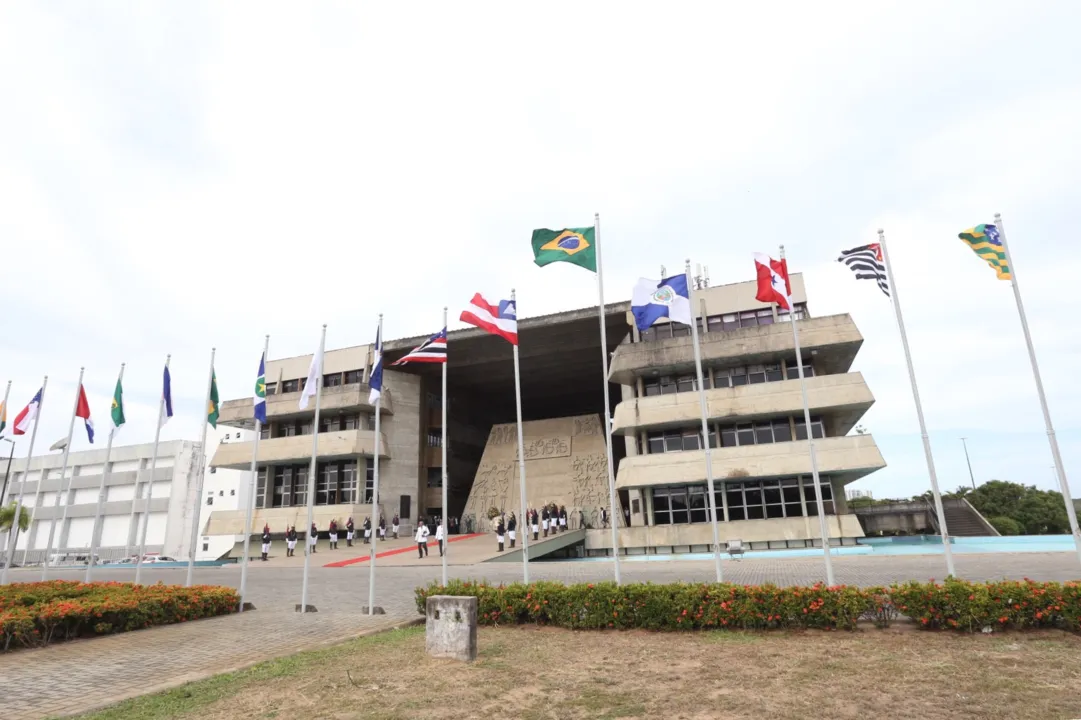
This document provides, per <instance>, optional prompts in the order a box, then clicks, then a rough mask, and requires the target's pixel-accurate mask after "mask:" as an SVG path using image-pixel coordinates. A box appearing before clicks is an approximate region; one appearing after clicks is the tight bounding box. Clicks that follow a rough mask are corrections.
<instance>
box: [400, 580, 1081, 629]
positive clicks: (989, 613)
mask: <svg viewBox="0 0 1081 720" xmlns="http://www.w3.org/2000/svg"><path fill="white" fill-rule="evenodd" d="M429 595H459V596H475V597H476V598H477V601H478V607H477V612H478V616H479V621H480V624H482V625H517V624H525V623H536V624H539V625H555V626H559V627H566V628H573V629H583V630H596V629H607V628H612V629H619V630H628V629H631V628H640V629H644V630H702V629H726V628H727V629H739V630H769V629H774V628H790V629H802V628H819V629H827V630H852V629H855V627H856V625H857V623H858V622H860V621H861V620H863V621H868V622H873V623H874V624H875V625H876V626H878V627H885V626H888V625H889V624H890V622H892V621H893V620H894V619H896V618H898V617H899V616H904V617H907V618H909V619H910V620H911V621H913V622H916V623H918V624H919V625H920V626H921V627H923V628H927V629H929V630H930V629H953V630H964V631H969V632H972V631H977V630H984V631H986V630H987V629H988V628H990V629H994V630H997V629H1006V628H1011V629H1025V628H1062V629H1066V630H1070V631H1073V632H1078V631H1081V583H1077V582H1068V583H1038V582H1032V581H1029V580H1024V581H1021V582H1017V581H1004V582H991V583H972V582H967V581H964V580H956V579H952V578H951V579H948V580H946V581H945V582H944V583H934V582H929V583H916V582H911V583H907V584H904V585H892V586H890V587H887V588H883V587H876V588H856V587H848V586H844V585H838V586H834V587H826V586H825V585H821V584H819V585H814V586H812V587H776V586H773V585H729V584H715V585H706V584H699V585H692V584H682V583H677V584H672V585H652V584H645V585H643V584H631V585H623V586H616V584H615V583H610V582H609V583H596V584H588V585H563V584H561V583H553V582H537V583H531V584H529V585H523V584H521V583H515V584H513V585H489V584H487V583H484V582H463V581H459V580H455V581H453V582H451V583H450V584H449V585H448V586H446V587H442V586H440V585H438V584H436V583H433V584H431V585H429V586H428V587H418V588H417V589H416V601H417V610H418V611H419V612H420V613H422V614H423V613H424V612H425V601H426V600H427V598H428V596H429Z"/></svg>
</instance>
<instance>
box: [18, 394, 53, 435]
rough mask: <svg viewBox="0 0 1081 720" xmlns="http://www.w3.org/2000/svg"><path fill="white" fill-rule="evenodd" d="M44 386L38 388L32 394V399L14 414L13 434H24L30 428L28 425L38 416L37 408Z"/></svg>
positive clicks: (39, 405) (39, 404)
mask: <svg viewBox="0 0 1081 720" xmlns="http://www.w3.org/2000/svg"><path fill="white" fill-rule="evenodd" d="M44 389H45V388H42V389H41V390H38V392H37V394H36V395H34V399H33V400H31V401H30V404H29V405H27V406H26V407H24V408H23V409H22V412H20V413H19V414H18V415H16V416H15V429H14V430H12V433H14V434H15V435H25V434H26V431H27V430H29V429H30V426H31V425H32V424H33V423H34V420H36V419H37V417H38V408H40V407H41V393H42V391H44Z"/></svg>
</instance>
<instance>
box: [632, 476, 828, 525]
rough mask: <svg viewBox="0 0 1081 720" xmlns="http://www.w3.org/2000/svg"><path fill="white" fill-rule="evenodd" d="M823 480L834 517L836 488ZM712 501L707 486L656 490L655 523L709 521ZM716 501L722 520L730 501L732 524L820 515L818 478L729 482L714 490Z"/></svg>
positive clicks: (824, 497)
mask: <svg viewBox="0 0 1081 720" xmlns="http://www.w3.org/2000/svg"><path fill="white" fill-rule="evenodd" d="M820 480H821V487H822V505H823V507H824V509H825V511H826V514H827V515H833V514H834V506H833V488H832V486H831V485H830V483H829V478H828V477H826V476H824V475H823V476H820ZM708 498H709V495H708V494H707V492H706V486H705V485H682V486H678V487H675V486H674V487H657V488H653V524H654V525H678V524H683V523H703V522H709V504H708ZM714 502H715V503H716V512H717V519H718V520H719V521H723V520H724V508H725V503H726V502H727V505H728V520H729V521H732V520H763V519H766V518H786V517H804V516H805V515H806V516H810V517H817V515H818V504H817V502H816V500H815V491H814V479H813V478H812V477H810V476H803V477H802V478H784V479H777V480H752V481H746V482H735V483H733V482H728V483H725V484H724V487H723V489H717V490H715V491H714Z"/></svg>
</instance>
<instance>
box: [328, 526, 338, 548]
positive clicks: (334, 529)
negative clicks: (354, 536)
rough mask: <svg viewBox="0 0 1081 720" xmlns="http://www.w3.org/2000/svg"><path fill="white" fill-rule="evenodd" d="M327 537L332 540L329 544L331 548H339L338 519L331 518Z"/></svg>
mask: <svg viewBox="0 0 1081 720" xmlns="http://www.w3.org/2000/svg"><path fill="white" fill-rule="evenodd" d="M327 539H328V540H330V542H329V545H330V549H331V550H337V549H338V521H337V520H331V521H330V527H328V528H327Z"/></svg>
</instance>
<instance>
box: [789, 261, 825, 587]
mask: <svg viewBox="0 0 1081 720" xmlns="http://www.w3.org/2000/svg"><path fill="white" fill-rule="evenodd" d="M781 262H784V245H782V246H781ZM785 267H786V273H787V265H786V266H785ZM788 320H789V322H791V323H792V342H793V343H794V344H795V346H796V368H797V370H798V372H799V389H800V394H801V395H802V396H803V425H804V427H805V428H807V446H808V447H809V448H810V453H811V478H812V479H813V480H814V487H815V506H816V508H817V509H818V530H819V533H820V534H821V535H822V559H823V562H825V564H826V584H827V585H829V586H833V585H834V584H835V583H834V580H833V559H832V558H831V557H830V534H829V527H828V526H827V525H826V505H825V503H824V502H822V482H821V480H819V478H818V456H817V455H816V454H815V436H814V430H813V428H811V409H810V407H809V406H808V404H807V381H806V378H804V377H803V352H802V351H801V350H800V346H799V330H797V329H796V307H795V304H793V302H792V298H791V296H789V298H788Z"/></svg>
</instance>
